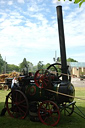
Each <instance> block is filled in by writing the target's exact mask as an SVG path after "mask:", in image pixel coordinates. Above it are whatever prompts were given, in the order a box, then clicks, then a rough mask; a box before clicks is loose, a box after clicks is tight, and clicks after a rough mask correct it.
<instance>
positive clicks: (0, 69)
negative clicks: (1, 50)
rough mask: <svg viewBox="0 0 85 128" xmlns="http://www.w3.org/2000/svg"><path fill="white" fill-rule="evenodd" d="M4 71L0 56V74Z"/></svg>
mask: <svg viewBox="0 0 85 128" xmlns="http://www.w3.org/2000/svg"><path fill="white" fill-rule="evenodd" d="M3 70H4V60H3V58H2V56H1V54H0V73H2V72H3Z"/></svg>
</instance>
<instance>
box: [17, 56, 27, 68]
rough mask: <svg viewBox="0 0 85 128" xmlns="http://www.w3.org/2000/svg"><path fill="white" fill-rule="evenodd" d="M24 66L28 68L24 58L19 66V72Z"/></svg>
mask: <svg viewBox="0 0 85 128" xmlns="http://www.w3.org/2000/svg"><path fill="white" fill-rule="evenodd" d="M26 66H28V62H27V60H26V58H24V59H23V61H22V63H20V64H19V67H20V70H22V69H23V68H25V67H26Z"/></svg>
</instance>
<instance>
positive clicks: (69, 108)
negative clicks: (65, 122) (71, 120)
mask: <svg viewBox="0 0 85 128" xmlns="http://www.w3.org/2000/svg"><path fill="white" fill-rule="evenodd" d="M62 106H63V108H62V109H61V112H62V113H63V114H64V115H65V116H70V115H72V113H73V112H74V104H72V105H69V103H65V104H63V105H62Z"/></svg>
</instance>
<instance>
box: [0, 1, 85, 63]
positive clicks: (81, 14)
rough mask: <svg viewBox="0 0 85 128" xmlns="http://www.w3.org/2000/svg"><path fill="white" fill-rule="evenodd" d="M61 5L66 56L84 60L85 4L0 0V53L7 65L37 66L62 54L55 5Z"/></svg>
mask: <svg viewBox="0 0 85 128" xmlns="http://www.w3.org/2000/svg"><path fill="white" fill-rule="evenodd" d="M58 5H61V6H62V10H63V11H62V12H63V23H64V35H65V46H66V57H67V58H73V59H75V60H77V61H78V62H85V3H83V4H82V6H81V7H80V8H79V5H78V4H74V1H72V2H69V0H66V1H65V2H63V0H61V2H58V1H57V0H0V54H1V56H2V58H3V59H4V60H6V62H7V63H8V64H15V65H19V64H20V63H21V62H22V61H23V59H24V58H26V60H27V61H30V62H32V63H33V65H37V63H38V62H39V61H42V62H43V64H47V63H51V64H52V63H54V61H53V58H54V57H55V51H56V57H60V46H59V35H58V24H57V12H56V7H57V6H58Z"/></svg>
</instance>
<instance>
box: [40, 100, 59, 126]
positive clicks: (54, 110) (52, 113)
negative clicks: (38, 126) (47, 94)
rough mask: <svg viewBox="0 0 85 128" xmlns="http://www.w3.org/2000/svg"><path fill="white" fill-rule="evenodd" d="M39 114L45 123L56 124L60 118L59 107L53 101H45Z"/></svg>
mask: <svg viewBox="0 0 85 128" xmlns="http://www.w3.org/2000/svg"><path fill="white" fill-rule="evenodd" d="M38 116H39V119H40V121H41V122H42V123H43V124H45V125H50V126H55V125H57V123H58V122H59V119H60V112H59V108H58V106H57V105H56V104H55V103H54V102H52V101H43V102H42V103H41V104H40V106H39V109H38Z"/></svg>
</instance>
